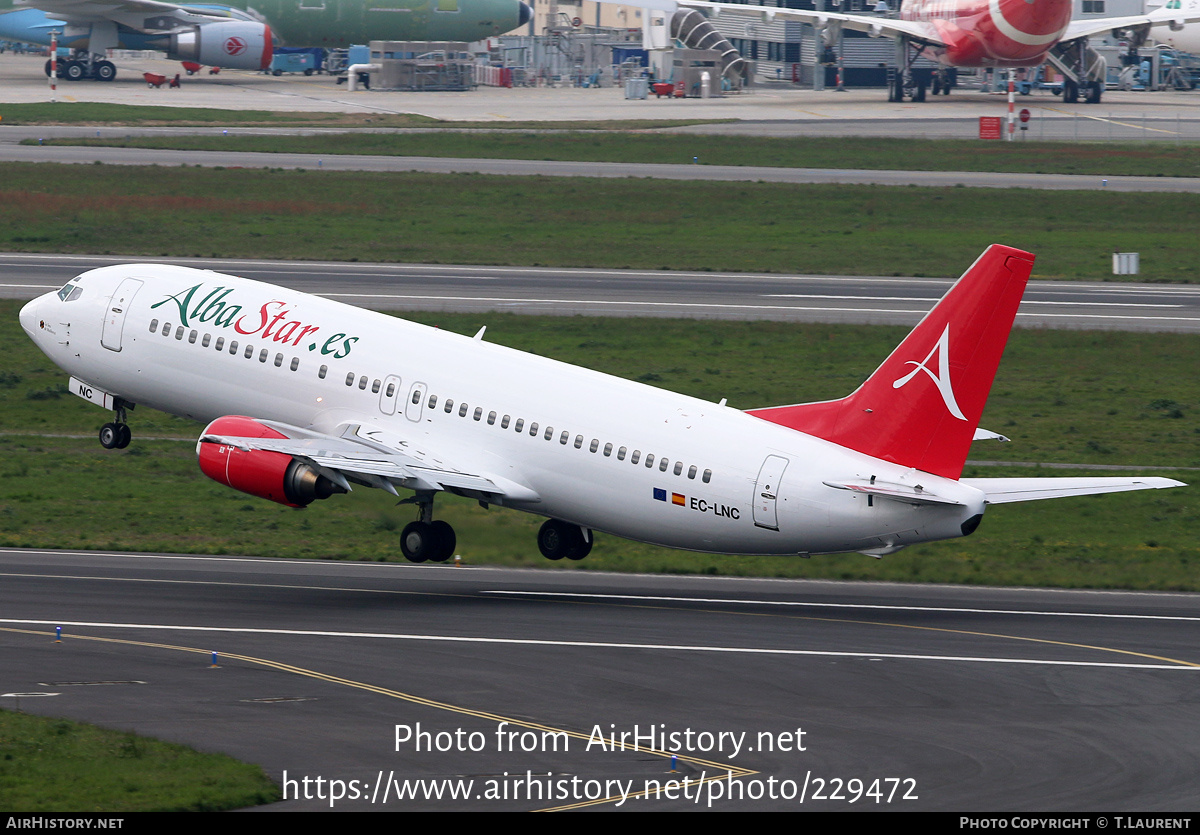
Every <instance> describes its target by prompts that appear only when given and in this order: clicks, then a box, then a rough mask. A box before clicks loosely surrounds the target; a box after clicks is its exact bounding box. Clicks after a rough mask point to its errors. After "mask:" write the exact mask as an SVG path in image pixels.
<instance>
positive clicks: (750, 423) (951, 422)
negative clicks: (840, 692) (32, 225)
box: [21, 246, 1182, 562]
mask: <svg viewBox="0 0 1200 835" xmlns="http://www.w3.org/2000/svg"><path fill="white" fill-rule="evenodd" d="M1032 266H1033V256H1032V255H1030V254H1028V253H1026V252H1021V251H1019V250H1015V249H1010V248H1008V247H1003V246H992V247H990V248H989V249H988V250H987V251H986V252H985V253H984V254H983V255H982V256H981V257H980V258H979V260H978V261H976V262H975V264H974V265H973V266H972V267H971V268H970V269H969V270H967V272H966V273H965V274H964V275H963V277H962V278H961V279H959V281H958V282H957V283H956V284H955V285H954V287H953V288H952V289H951V290H950V291H949V292H948V293H947V295H946V296H945V297H944V298H943V299H942V300H941V301H940V302H939V303H938V304H937V306H935V307H934V308H933V310H932V311H930V312H929V314H928V315H927V316H926V317H925V318H924V319H923V320H922V321H921V323H920V324H919V325H917V327H916V328H915V329H914V330H913V331H912V332H911V333H910V334H909V335H908V337H907V338H906V339H905V340H904V341H903V342H902V343H901V344H900V346H899V347H898V348H897V349H896V350H895V351H894V352H893V353H892V355H891V356H890V357H888V358H887V359H886V360H885V361H884V363H883V365H881V366H880V367H879V368H878V370H876V371H875V373H874V374H872V375H871V377H870V378H869V379H868V380H867V381H866V382H865V383H864V384H863V385H862V386H861V387H860V388H859V389H858V390H857V391H855V392H854V393H853V394H851V395H850V396H849V397H846V398H844V399H842V400H833V401H828V402H823V403H808V404H802V405H796V406H782V407H776V408H768V409H756V410H752V411H749V412H743V411H739V410H737V409H734V408H730V407H728V406H726V405H725V403H724V401H722V402H721V403H709V402H705V401H703V400H697V399H696V398H694V397H686V396H684V395H681V394H674V393H671V392H668V391H663V390H660V389H655V388H651V387H649V386H645V385H641V384H639V383H633V382H630V381H628V380H622V379H618V378H615V377H610V376H607V375H605V374H600V373H597V372H594V371H588V370H585V369H582V368H578V367H575V366H571V365H566V364H564V363H561V362H555V361H553V360H549V359H544V358H542V357H538V356H533V355H530V354H525V353H521V352H520V351H515V350H513V349H510V348H504V347H500V346H498V345H492V344H490V343H488V342H486V341H484V338H483V337H484V331H483V330H482V329H481V330H480V331H479V333H477V334H476V335H475V336H474V338H469V337H465V336H459V335H457V334H452V333H447V332H445V331H442V330H437V329H434V328H429V327H425V326H423V325H417V324H413V323H410V322H406V321H403V320H399V319H395V318H392V317H390V316H385V315H383V314H380V313H373V312H370V311H365V310H360V309H358V308H354V307H350V306H347V305H344V304H341V303H338V302H334V301H330V300H328V299H324V298H320V297H316V296H310V295H305V294H304V293H298V292H295V291H292V290H287V289H284V288H281V287H276V286H272V285H269V284H261V283H259V282H255V281H250V280H247V279H243V278H237V277H234V276H229V275H222V274H220V273H215V272H209V271H202V270H194V269H188V268H184V267H173V266H161V265H153V264H131V265H126V266H114V267H104V268H101V269H96V270H91V271H89V272H85V273H83V274H82V275H80V276H77V277H76V278H73V279H71V280H70V281H68V282H67V283H66V284H65V285H64V286H63V287H62V289H61V290H59V291H58V292H56V293H48V294H46V295H44V296H42V297H40V298H38V299H35V300H34V301H32V302H30V303H29V304H27V305H26V306H25V307H24V308H23V309H22V311H21V325H22V327H23V328H24V329H25V331H26V332H27V333H28V334H29V336H30V337H31V338H32V339H33V340H34V342H36V343H37V345H38V347H40V348H41V349H42V350H43V351H44V352H45V353H46V354H47V355H48V356H49V357H50V358H51V359H52V360H53V361H54V362H55V363H56V364H57V365H58V366H59V367H61V368H62V369H63V370H64V371H66V372H67V373H68V374H70V375H71V380H70V388H71V391H72V392H73V393H75V394H76V395H78V396H80V397H83V398H85V399H87V400H90V401H91V402H93V403H96V404H97V405H100V406H102V407H104V408H106V409H110V410H112V411H113V412H114V413H115V420H114V421H113V422H110V423H107V424H105V426H104V427H103V428H102V429H101V430H100V441H101V443H102V444H103V445H104V446H105V447H109V448H113V447H117V448H120V447H124V446H126V445H127V444H128V443H129V442H130V435H131V433H130V429H129V426H128V423H127V412H128V411H129V410H130V409H132V408H133V406H134V404H135V403H136V404H140V405H145V406H150V407H153V408H156V409H162V410H163V411H166V412H170V413H172V414H175V415H181V416H186V417H189V418H194V419H196V420H198V421H207V422H208V425H207V427H206V428H205V429H204V431H203V432H202V433H201V434H200V439H199V441H198V443H197V447H196V448H197V454H198V455H199V459H200V468H201V469H202V470H203V471H204V473H205V474H206V475H208V476H209V477H211V478H213V479H215V480H217V481H219V482H221V483H222V484H225V485H228V486H229V487H232V488H234V489H236V490H241V491H243V492H246V493H250V494H252V495H255V496H260V497H262V498H266V499H270V500H271V501H275V502H279V503H281V504H285V505H289V506H292V507H303V506H305V505H308V504H310V503H312V502H313V501H315V500H318V499H326V498H328V497H330V496H332V495H334V494H336V493H346V492H349V491H350V490H351V488H352V485H355V484H357V485H364V486H367V487H377V488H380V489H383V490H387V491H388V492H390V493H392V494H394V495H398V493H397V490H396V488H398V487H399V488H403V489H405V490H411V491H414V495H413V496H412V497H411V498H409V499H406V500H405V501H406V502H411V503H414V504H415V505H416V506H417V520H416V521H415V522H413V523H411V524H409V525H408V526H407V527H406V528H405V529H404V531H403V532H402V534H401V542H400V547H401V550H402V551H403V553H404V555H405V556H406V557H407V558H408V559H410V560H413V561H414V562H422V561H424V560H433V561H442V560H445V559H447V558H448V557H450V556H451V555H452V554H453V553H454V548H455V534H454V531H453V529H452V528H451V527H450V526H449V525H448V524H447V523H446V522H444V521H441V520H438V521H435V520H434V518H433V515H434V514H433V506H434V497H435V496H436V495H437V494H438V493H439V492H449V493H455V494H458V495H461V496H467V497H470V498H473V499H477V500H478V501H480V502H482V503H483V504H484V505H485V506H486V505H491V504H496V505H502V506H504V507H512V508H516V509H517V510H524V511H528V512H531V513H536V514H539V515H542V516H546V517H549V518H548V520H547V521H546V522H545V523H544V524H543V525H542V527H541V529H540V531H539V533H538V546H539V548H540V550H541V552H542V554H544V555H545V556H546V557H548V558H550V559H561V558H562V557H567V558H570V559H581V558H583V557H584V556H586V555H587V553H588V552H589V551H590V550H591V547H592V533H593V531H603V532H607V533H612V534H616V535H617V536H622V537H626V538H628V539H634V540H639V541H642V542H650V543H656V544H660V545H667V546H671V547H674V548H686V549H691V550H696V551H712V552H719V553H731V554H793V555H795V554H801V555H807V554H816V553H830V552H840V551H861V552H863V553H866V554H870V555H874V556H882V555H885V554H890V553H892V552H894V551H897V550H899V549H900V548H903V547H904V546H906V545H910V544H912V543H916V542H926V541H930V540H937V539H947V538H951V537H958V536H967V535H968V534H970V533H972V532H973V531H974V530H975V529H976V528H977V527H978V526H979V523H980V520H981V519H982V518H983V513H984V510H985V509H986V507H987V505H989V504H996V503H1002V502H1018V501H1028V500H1033V499H1045V498H1052V497H1055V496H1076V495H1085V494H1091V493H1105V492H1112V491H1120V490H1141V489H1148V488H1160V487H1176V486H1182V485H1181V483H1180V482H1178V481H1173V480H1171V479H1167V478H1045V479H1042V478H960V475H961V474H962V469H963V464H964V462H965V460H966V456H967V450H968V448H969V447H970V445H971V441H972V439H973V438H974V437H976V433H977V427H978V423H979V418H980V415H981V413H982V412H983V407H984V403H985V401H986V400H987V395H988V391H989V389H990V388H991V385H992V380H993V377H994V376H995V373H996V368H997V366H998V365H999V362H1000V356H1001V354H1002V353H1003V350H1004V345H1005V343H1006V342H1007V340H1008V334H1009V331H1010V329H1011V327H1012V323H1013V319H1014V317H1015V315H1016V312H1017V305H1018V304H1019V303H1020V300H1021V296H1022V294H1023V292H1024V289H1025V283H1026V281H1027V280H1028V278H1029V273H1030V270H1031V269H1032ZM779 361H780V362H787V361H788V358H787V357H779Z"/></svg>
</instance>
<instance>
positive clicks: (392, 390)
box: [383, 381, 421, 403]
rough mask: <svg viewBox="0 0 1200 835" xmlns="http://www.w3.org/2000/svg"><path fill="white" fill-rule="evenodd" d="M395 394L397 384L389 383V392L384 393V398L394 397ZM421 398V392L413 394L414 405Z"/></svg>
mask: <svg viewBox="0 0 1200 835" xmlns="http://www.w3.org/2000/svg"><path fill="white" fill-rule="evenodd" d="M395 394H396V384H395V383H394V382H391V381H389V382H388V386H387V391H385V392H384V393H383V396H384V397H393V396H394V395H395ZM420 397H421V394H420V392H415V391H414V392H413V402H414V403H415V402H417V400H418V399H419V398H420Z"/></svg>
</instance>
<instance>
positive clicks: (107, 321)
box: [100, 278, 142, 351]
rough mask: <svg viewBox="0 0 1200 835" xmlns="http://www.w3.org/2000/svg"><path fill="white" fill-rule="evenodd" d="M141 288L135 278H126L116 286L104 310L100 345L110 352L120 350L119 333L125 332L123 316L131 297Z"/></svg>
mask: <svg viewBox="0 0 1200 835" xmlns="http://www.w3.org/2000/svg"><path fill="white" fill-rule="evenodd" d="M141 288H142V282H141V281H139V280H138V279H136V278H127V279H125V280H124V281H122V282H121V283H120V284H119V285H117V289H116V290H114V291H113V294H112V296H111V297H110V298H109V300H108V307H107V308H105V310H104V326H103V327H102V328H101V330H100V344H101V345H103V346H104V347H105V348H107V349H108V350H110V351H120V350H121V333H122V331H124V330H125V316H126V315H128V313H129V305H130V303H132V302H133V297H134V296H135V295H137V291H138V290H140V289H141Z"/></svg>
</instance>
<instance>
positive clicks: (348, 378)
mask: <svg viewBox="0 0 1200 835" xmlns="http://www.w3.org/2000/svg"><path fill="white" fill-rule="evenodd" d="M346 385H348V386H352V385H354V372H353V371H351V372H350V373H349V374H347V375H346Z"/></svg>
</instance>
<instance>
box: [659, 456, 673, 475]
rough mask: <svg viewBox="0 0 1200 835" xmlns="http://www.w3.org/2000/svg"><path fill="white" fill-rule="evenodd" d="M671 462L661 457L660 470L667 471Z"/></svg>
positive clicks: (661, 471)
mask: <svg viewBox="0 0 1200 835" xmlns="http://www.w3.org/2000/svg"><path fill="white" fill-rule="evenodd" d="M670 463H671V462H670V461H668V460H667V459H666V458H660V459H659V460H658V471H659V472H660V473H665V472H666V471H667V467H668V466H669V465H670Z"/></svg>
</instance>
